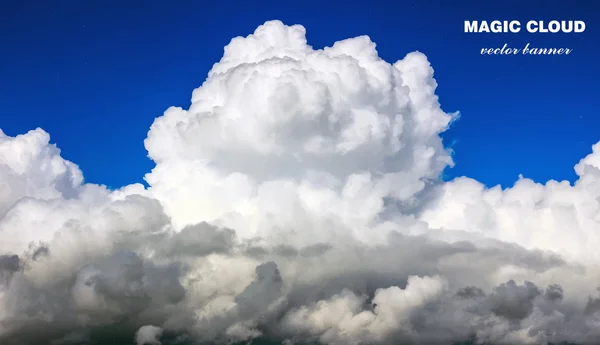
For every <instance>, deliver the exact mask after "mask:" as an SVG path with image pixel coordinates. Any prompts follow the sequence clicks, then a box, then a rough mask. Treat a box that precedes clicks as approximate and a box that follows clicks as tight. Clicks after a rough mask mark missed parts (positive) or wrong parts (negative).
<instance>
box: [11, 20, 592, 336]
mask: <svg viewBox="0 0 600 345" xmlns="http://www.w3.org/2000/svg"><path fill="white" fill-rule="evenodd" d="M436 86H437V84H436V82H435V80H434V79H433V69H432V67H431V66H430V64H429V62H428V61H427V58H426V56H425V55H423V54H422V53H419V52H415V53H410V54H408V55H407V56H406V57H405V58H404V59H402V60H399V61H397V62H396V63H393V64H390V63H388V62H386V61H383V60H382V59H381V58H379V57H378V54H377V51H376V49H375V44H374V43H373V42H371V41H370V39H369V38H368V37H366V36H362V37H357V38H353V39H347V40H343V41H339V42H336V43H335V44H334V45H333V46H331V47H328V48H325V49H321V50H315V49H313V48H312V47H311V46H309V45H308V44H307V41H306V36H305V29H304V28H303V27H302V26H299V25H294V26H286V25H284V24H283V23H281V22H279V21H270V22H267V23H265V24H264V25H261V26H260V27H258V28H257V29H256V31H255V32H254V33H253V34H251V35H249V36H247V37H236V38H234V39H233V40H232V41H231V42H230V44H229V45H227V46H226V47H225V51H224V55H223V58H222V59H221V61H219V62H218V63H217V64H215V65H214V66H213V68H212V70H211V71H210V72H209V74H208V77H207V79H206V80H205V81H204V83H203V84H202V86H200V87H199V88H198V89H196V90H194V92H193V94H192V103H191V106H190V107H189V109H187V110H186V109H181V108H175V107H172V108H169V109H168V110H167V111H166V112H165V113H164V115H163V116H161V117H159V118H157V119H155V121H154V123H153V124H152V126H151V127H150V131H149V133H148V137H147V139H146V141H145V145H146V148H147V150H148V154H149V156H150V157H151V158H152V159H153V160H154V162H155V163H156V166H155V168H154V169H153V170H152V171H151V172H149V173H148V174H147V175H146V176H145V179H146V181H147V182H148V183H149V185H150V187H149V188H147V189H146V188H144V187H143V186H142V185H140V184H136V185H129V186H124V187H122V188H120V189H118V190H108V189H107V188H106V187H104V186H99V185H93V184H87V183H84V182H83V174H82V172H81V171H80V170H79V168H78V167H77V166H76V165H75V164H74V163H71V162H69V161H67V160H65V159H64V158H62V157H61V156H60V151H59V150H58V148H57V147H56V146H54V145H53V144H50V137H49V135H48V133H46V132H45V131H43V130H42V129H36V130H33V131H30V132H28V133H25V134H22V135H18V136H16V137H9V136H7V135H5V134H4V133H2V132H1V131H0V343H2V344H6V345H21V344H34V345H35V344H49V345H58V344H65V345H68V344H106V343H110V344H132V343H136V344H138V345H144V344H152V345H169V344H202V343H208V342H210V343H217V344H225V343H237V342H248V341H250V340H254V341H256V342H261V341H267V342H272V343H285V344H290V345H291V344H302V343H309V342H319V343H322V344H327V345H342V344H343V345H348V344H350V345H359V344H360V345H362V344H403V343H406V344H415V343H418V344H452V343H454V342H462V341H473V342H487V343H493V344H547V343H557V342H561V341H568V342H574V343H580V344H591V343H593V342H594V341H596V340H597V339H599V338H600V327H599V326H600V294H599V293H598V290H597V289H598V285H600V284H599V283H600V269H599V266H598V264H599V263H600V256H599V254H598V252H597V250H596V248H598V244H600V243H599V236H600V235H599V234H600V143H598V144H596V145H594V147H593V148H592V152H591V153H590V154H589V155H588V156H587V157H585V158H583V159H582V160H581V161H580V162H579V163H578V164H577V165H576V166H575V170H576V172H577V174H578V176H579V179H578V180H577V182H576V183H575V184H574V185H571V184H569V183H568V182H557V181H550V182H548V183H546V184H539V183H536V182H534V181H531V180H529V179H526V178H521V179H519V181H517V182H516V183H515V185H514V186H513V187H511V188H508V189H504V190H503V189H501V188H500V187H493V188H486V187H485V186H484V185H482V184H481V183H479V182H477V181H475V180H473V179H469V178H467V177H461V178H457V179H455V180H453V181H450V182H443V181H442V180H441V179H440V176H441V173H442V171H443V170H444V169H445V168H447V167H451V166H452V165H453V162H452V156H451V152H449V150H447V149H446V148H445V147H444V146H443V143H442V139H441V137H440V134H441V133H443V132H444V131H446V130H447V129H448V127H449V126H450V124H451V123H452V122H453V121H454V120H455V119H456V118H457V114H456V113H452V114H449V113H446V112H444V111H443V110H442V109H441V108H440V105H439V103H438V99H437V96H436V95H435V89H436Z"/></svg>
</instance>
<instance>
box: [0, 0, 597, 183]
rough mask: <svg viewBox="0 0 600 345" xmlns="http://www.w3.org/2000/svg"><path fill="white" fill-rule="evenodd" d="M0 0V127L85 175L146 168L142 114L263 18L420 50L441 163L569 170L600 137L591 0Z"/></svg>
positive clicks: (198, 76) (502, 172)
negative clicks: (40, 139)
mask: <svg viewBox="0 0 600 345" xmlns="http://www.w3.org/2000/svg"><path fill="white" fill-rule="evenodd" d="M320 2H321V1H291V2H286V1H281V0H280V1H256V2H255V1H242V2H231V1H229V2H228V1H219V2H217V1H182V0H172V1H161V0H150V1H148V0H145V1H141V0H127V1H123V0H119V1H117V0H103V1H91V0H90V1H75V0H72V1H58V0H54V1H52V0H38V1H29V0H11V1H8V0H0V38H1V43H2V45H1V46H0V47H1V48H0V53H1V54H0V128H2V129H3V130H4V131H5V132H6V133H7V134H9V135H16V134H19V133H24V132H26V131H27V130H29V129H33V128H36V127H38V126H39V127H42V128H44V129H45V130H47V131H48V132H49V133H50V134H51V136H52V141H53V142H55V143H57V144H58V146H59V147H60V148H61V149H62V152H63V156H64V157H66V158H67V159H69V160H72V161H74V162H75V163H77V164H79V166H80V167H81V168H82V169H83V171H84V175H85V176H86V179H87V181H89V182H94V183H103V184H107V185H109V186H112V187H118V186H121V185H124V184H128V183H132V182H141V181H142V177H143V175H144V174H145V173H146V172H148V171H150V170H151V168H152V167H153V163H152V162H151V161H150V160H149V159H148V158H147V156H146V151H145V149H144V146H143V140H144V138H145V137H146V134H147V131H148V128H149V126H150V124H151V123H152V120H153V119H154V118H155V117H157V116H160V115H161V114H162V112H163V111H164V110H165V109H166V108H168V107H169V106H171V105H178V106H183V107H185V108H187V107H188V106H189V100H190V97H191V92H192V90H193V89H194V88H196V87H198V86H199V85H200V84H201V83H202V81H203V80H204V79H205V77H206V75H207V72H208V71H209V70H210V68H211V66H212V65H213V64H214V63H215V62H217V61H218V60H219V59H220V57H221V55H222V52H223V47H224V46H225V45H226V44H227V43H228V42H229V41H230V40H231V38H233V37H235V36H246V35H248V34H250V33H252V32H253V31H254V29H255V28H256V27H257V26H258V25H260V24H262V23H264V22H265V21H266V20H271V19H281V20H282V21H284V22H285V23H286V24H302V25H304V26H305V27H306V29H307V32H308V40H309V44H311V45H313V47H315V48H322V47H324V46H327V45H331V44H332V43H333V42H335V41H337V40H340V39H344V38H349V37H354V36H358V35H363V34H366V35H369V36H370V37H371V39H372V40H373V41H375V42H376V43H377V44H378V50H379V53H380V56H381V57H383V58H384V59H385V60H387V61H389V62H394V61H396V60H398V59H400V58H402V57H404V55H406V54H407V53H409V52H411V51H414V50H420V51H422V52H424V53H425V54H427V56H428V57H429V59H430V61H431V62H432V64H433V67H434V69H435V73H436V79H437V80H438V83H439V85H440V86H439V89H438V91H439V92H438V94H439V96H440V101H441V104H442V107H443V108H444V110H446V111H456V110H459V111H461V113H462V118H461V120H460V121H458V122H457V123H456V125H455V126H454V127H453V128H452V129H451V130H450V131H449V132H448V133H447V134H445V135H444V137H445V141H446V142H447V143H448V144H450V143H452V142H456V144H455V145H454V148H455V150H456V156H455V159H456V163H457V164H456V166H455V167H454V168H453V169H450V170H449V171H448V177H453V176H459V175H467V176H471V177H474V178H476V179H478V180H480V181H482V182H484V183H486V184H487V185H495V184H502V185H503V186H510V185H512V183H513V182H514V181H515V180H516V178H517V176H518V174H523V175H525V176H526V177H531V178H533V179H535V180H538V181H542V182H545V181H547V180H548V179H559V180H562V179H568V180H571V181H572V180H573V179H574V178H575V174H574V172H573V169H572V167H573V165H574V164H575V163H577V162H578V160H579V159H580V158H582V157H584V156H585V155H586V154H587V153H588V152H590V146H591V145H592V144H593V143H595V142H596V141H598V140H600V130H599V129H600V117H599V114H598V111H597V103H598V91H599V89H600V88H599V87H598V77H599V76H600V73H599V72H600V71H599V67H598V63H599V62H598V61H599V58H600V55H599V54H598V43H597V42H599V41H600V40H599V39H598V24H599V21H598V19H599V15H598V12H599V11H598V7H600V5H598V4H597V3H596V2H594V1H591V0H590V1H566V0H565V1H523V0H521V1H497V2H492V1H464V0H458V1H444V0H439V1H425V0H422V1H398V0H397V1H385V2H381V1H361V2H351V1H350V2H348V1H344V2H342V1H339V2H337V1H336V2H334V1H322V4H320ZM494 19H500V20H502V19H517V20H521V21H522V22H526V21H527V20H530V19H539V20H551V19H560V20H567V19H578V20H585V21H586V23H587V30H586V32H584V33H582V34H569V35H565V34H563V35H552V34H529V33H527V32H525V30H523V31H522V32H521V33H519V34H465V33H463V21H464V20H494ZM527 42H531V43H532V44H533V45H536V46H540V47H569V48H573V49H574V51H573V53H572V54H571V55H569V56H535V57H534V56H522V55H518V56H481V55H480V54H479V51H480V48H481V47H484V46H486V47H487V46H489V47H495V46H498V47H500V46H502V45H503V44H504V43H509V44H510V45H511V46H516V47H521V46H524V44H525V43H527Z"/></svg>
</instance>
